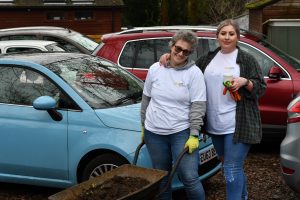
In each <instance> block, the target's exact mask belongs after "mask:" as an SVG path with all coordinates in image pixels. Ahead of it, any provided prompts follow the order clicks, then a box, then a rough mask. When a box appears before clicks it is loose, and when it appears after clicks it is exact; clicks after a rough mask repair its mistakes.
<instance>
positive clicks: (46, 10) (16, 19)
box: [0, 0, 124, 35]
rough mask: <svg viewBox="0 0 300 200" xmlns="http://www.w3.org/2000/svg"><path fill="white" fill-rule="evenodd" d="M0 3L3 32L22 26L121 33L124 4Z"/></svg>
mask: <svg viewBox="0 0 300 200" xmlns="http://www.w3.org/2000/svg"><path fill="white" fill-rule="evenodd" d="M12 2H13V3H10V4H4V3H0V18H1V19H5V20H2V22H1V23H0V29H2V28H13V27H22V26H60V27H66V28H70V29H73V30H76V31H78V32H80V33H83V34H86V35H102V34H104V33H111V32H116V31H120V30H121V18H122V9H123V7H124V3H123V1H122V0H114V1H108V0H94V1H91V2H92V4H84V2H85V1H82V2H83V4H79V5H77V4H73V3H72V1H71V0H66V1H63V2H66V3H63V4H59V3H58V4H55V3H53V4H52V3H50V4H45V2H46V1H43V0H31V1H28V0H27V1H26V0H14V1H12Z"/></svg>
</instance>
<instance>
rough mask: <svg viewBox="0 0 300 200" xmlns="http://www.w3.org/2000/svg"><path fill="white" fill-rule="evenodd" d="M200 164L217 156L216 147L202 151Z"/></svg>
mask: <svg viewBox="0 0 300 200" xmlns="http://www.w3.org/2000/svg"><path fill="white" fill-rule="evenodd" d="M199 156H200V164H204V163H206V162H208V161H210V160H211V159H213V158H215V157H216V156H217V152H216V149H215V148H213V147H212V148H211V149H208V150H206V151H204V152H201V153H200V155H199Z"/></svg>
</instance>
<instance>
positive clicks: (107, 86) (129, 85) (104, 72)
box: [47, 56, 143, 109]
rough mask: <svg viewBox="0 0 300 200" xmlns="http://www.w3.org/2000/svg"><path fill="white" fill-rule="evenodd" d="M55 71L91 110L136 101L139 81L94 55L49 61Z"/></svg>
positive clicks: (140, 94) (138, 95)
mask: <svg viewBox="0 0 300 200" xmlns="http://www.w3.org/2000/svg"><path fill="white" fill-rule="evenodd" d="M47 67H48V68H49V69H51V70H52V71H53V72H55V73H56V74H58V75H59V76H60V77H61V78H62V79H64V80H65V81H66V82H67V83H68V84H69V85H71V87H72V88H73V89H74V90H75V91H76V92H77V93H78V94H79V95H80V96H81V97H82V98H83V99H84V100H85V101H86V102H87V103H88V104H89V105H90V106H91V107H92V108H94V109H99V108H108V107H114V106H119V105H129V104H134V103H138V102H140V100H141V97H142V91H143V82H142V81H141V80H139V79H138V78H136V77H135V76H133V75H131V74H130V73H129V72H127V71H126V70H124V69H122V68H120V67H118V66H116V65H115V64H112V63H110V62H108V61H105V60H102V59H100V58H97V57H90V56H83V57H79V58H76V59H69V60H63V61H59V62H54V63H50V64H48V65H47Z"/></svg>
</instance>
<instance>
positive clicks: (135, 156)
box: [132, 140, 145, 165]
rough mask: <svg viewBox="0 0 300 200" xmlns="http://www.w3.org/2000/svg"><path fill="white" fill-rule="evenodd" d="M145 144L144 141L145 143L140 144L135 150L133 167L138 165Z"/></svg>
mask: <svg viewBox="0 0 300 200" xmlns="http://www.w3.org/2000/svg"><path fill="white" fill-rule="evenodd" d="M144 144H145V141H144V140H143V141H142V142H141V143H140V144H139V146H137V148H136V150H135V153H134V158H133V162H132V164H133V165H136V163H137V159H138V157H139V153H140V150H141V148H142V147H143V145H144Z"/></svg>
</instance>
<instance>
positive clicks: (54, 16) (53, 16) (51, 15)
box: [47, 12, 65, 20]
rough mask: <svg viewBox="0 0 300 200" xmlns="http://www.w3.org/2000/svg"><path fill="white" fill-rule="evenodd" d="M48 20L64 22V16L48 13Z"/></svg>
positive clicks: (62, 14)
mask: <svg viewBox="0 0 300 200" xmlns="http://www.w3.org/2000/svg"><path fill="white" fill-rule="evenodd" d="M47 19H48V20H64V19H65V16H64V13H63V12H48V13H47Z"/></svg>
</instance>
